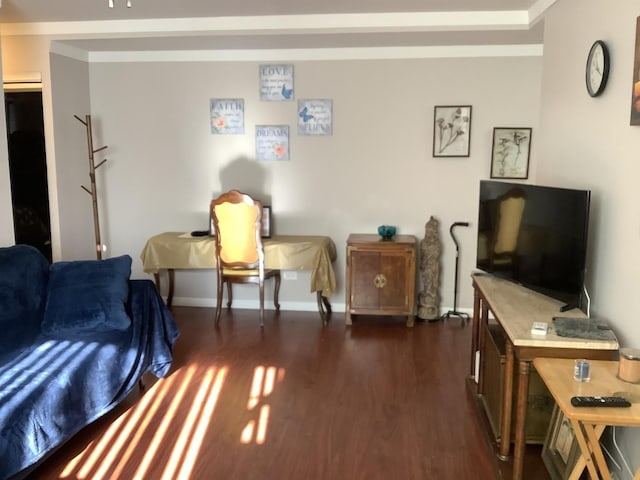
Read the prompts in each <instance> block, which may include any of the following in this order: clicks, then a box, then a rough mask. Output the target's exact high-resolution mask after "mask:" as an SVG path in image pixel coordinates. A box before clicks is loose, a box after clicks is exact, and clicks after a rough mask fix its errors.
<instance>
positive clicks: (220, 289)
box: [216, 275, 223, 325]
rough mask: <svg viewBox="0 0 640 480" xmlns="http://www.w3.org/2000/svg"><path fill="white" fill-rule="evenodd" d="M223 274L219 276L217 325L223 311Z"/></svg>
mask: <svg viewBox="0 0 640 480" xmlns="http://www.w3.org/2000/svg"><path fill="white" fill-rule="evenodd" d="M222 284H223V281H222V276H221V275H219V276H218V295H217V298H216V325H218V324H219V323H220V315H221V313H222V290H223V285H222Z"/></svg>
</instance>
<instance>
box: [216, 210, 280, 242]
mask: <svg viewBox="0 0 640 480" xmlns="http://www.w3.org/2000/svg"><path fill="white" fill-rule="evenodd" d="M209 236H210V237H215V236H216V229H215V227H214V226H213V217H212V216H211V214H209ZM262 238H271V205H263V206H262Z"/></svg>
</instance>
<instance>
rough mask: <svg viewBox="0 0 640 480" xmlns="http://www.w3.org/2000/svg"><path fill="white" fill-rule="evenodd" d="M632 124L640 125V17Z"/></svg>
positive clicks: (632, 96) (635, 60)
mask: <svg viewBox="0 0 640 480" xmlns="http://www.w3.org/2000/svg"><path fill="white" fill-rule="evenodd" d="M630 125H640V17H638V18H637V19H636V53H635V55H634V61H633V85H632V92H631V122H630Z"/></svg>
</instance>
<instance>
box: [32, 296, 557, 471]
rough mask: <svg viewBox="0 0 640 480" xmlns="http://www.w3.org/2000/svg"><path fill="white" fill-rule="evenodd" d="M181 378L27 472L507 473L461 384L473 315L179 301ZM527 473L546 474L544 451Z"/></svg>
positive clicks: (133, 399) (157, 386)
mask: <svg viewBox="0 0 640 480" xmlns="http://www.w3.org/2000/svg"><path fill="white" fill-rule="evenodd" d="M172 311H173V313H174V316H175V318H176V321H177V323H178V325H179V327H180V331H181V336H180V338H179V339H178V342H177V344H176V347H175V361H174V365H173V368H172V373H171V375H170V376H169V377H168V378H166V379H163V380H159V381H153V380H152V379H151V378H152V377H149V379H147V378H146V377H145V381H146V382H147V384H148V389H147V391H146V393H145V394H144V395H143V396H141V395H140V394H139V393H138V392H135V393H133V394H132V395H131V396H130V397H129V398H128V399H127V401H125V402H124V403H123V404H122V405H121V406H119V407H118V408H117V409H116V410H115V411H114V412H112V413H111V414H109V415H107V416H106V417H104V418H103V419H101V420H100V421H98V422H96V423H95V424H93V425H91V426H90V427H88V428H86V429H85V430H83V431H82V432H81V433H80V434H79V435H77V436H76V437H74V439H72V440H71V441H70V442H68V443H67V444H66V445H65V446H64V447H62V448H61V449H59V450H58V451H57V452H56V453H55V454H54V455H52V456H51V457H50V458H49V459H47V460H46V461H45V462H44V463H43V464H42V465H41V466H40V467H39V468H37V469H36V470H35V471H34V472H33V473H32V474H31V475H30V476H29V478H37V479H62V478H69V479H80V478H86V479H100V478H105V479H120V478H123V479H134V478H141V479H162V478H167V479H173V478H176V479H178V478H179V479H230V480H235V479H241V480H245V479H283V480H287V479H296V480H297V479H301V480H315V479H318V480H319V479H323V480H341V479H344V480H357V479H362V480H364V479H367V480H377V479H444V480H448V479H456V480H457V479H463V480H464V479H474V480H483V479H494V478H496V479H500V478H510V463H509V462H500V461H498V460H497V458H496V456H495V451H494V450H495V448H494V446H492V444H491V442H490V440H489V438H488V433H487V431H486V429H485V427H484V425H483V419H482V416H481V415H478V414H477V405H476V401H475V399H474V398H473V396H472V395H470V394H469V393H468V391H467V388H466V386H465V383H466V382H465V376H466V374H467V370H468V366H469V345H470V336H471V328H470V325H461V323H460V321H459V320H457V319H451V320H447V321H446V322H434V323H417V324H416V326H415V328H413V329H411V328H406V327H405V326H404V319H402V318H397V319H395V318H392V319H388V318H367V317H358V318H357V319H356V320H355V321H354V325H353V326H352V327H349V328H347V327H345V325H344V316H343V315H342V314H333V318H332V320H331V321H330V322H329V325H328V326H327V327H322V325H321V322H320V319H319V317H318V315H317V313H310V312H302V313H301V312H282V313H280V314H279V315H277V314H276V313H275V312H271V311H270V312H265V327H264V329H262V330H261V329H260V327H259V326H258V313H257V312H256V311H246V310H244V311H243V310H234V311H232V312H225V313H224V314H223V317H222V320H221V323H220V327H219V328H215V327H214V325H213V319H214V310H213V309H205V308H188V307H174V308H173V310H172ZM525 476H526V478H528V479H535V480H539V479H548V478H549V477H548V475H547V473H546V470H545V469H544V466H543V464H542V461H541V459H540V453H539V448H538V449H536V448H533V449H531V452H529V451H528V454H527V457H526V459H525Z"/></svg>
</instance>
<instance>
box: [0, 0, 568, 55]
mask: <svg viewBox="0 0 640 480" xmlns="http://www.w3.org/2000/svg"><path fill="white" fill-rule="evenodd" d="M113 1H114V4H115V5H114V8H108V0H49V1H42V0H0V4H1V7H0V33H2V35H21V34H34V33H36V34H47V35H52V36H54V37H55V38H56V39H58V41H63V42H64V43H65V44H68V45H69V46H73V47H75V48H77V49H80V50H86V51H89V52H100V51H103V52H104V51H111V52H115V51H127V50H129V51H131V50H136V51H154V50H155V51H158V50H163V51H170V50H233V49H236V50H237V49H303V48H306V49H313V48H315V49H322V48H370V47H438V46H450V45H465V46H478V45H485V46H487V45H488V46H496V45H535V44H541V43H542V35H543V29H542V25H541V24H542V22H539V21H538V20H539V19H540V18H541V16H542V14H543V13H544V11H545V10H546V9H547V8H549V6H551V5H552V4H553V3H555V1H556V0H322V1H318V0H266V1H265V0H233V1H228V0H225V1H223V0H130V1H131V3H132V7H131V8H127V7H126V0H113Z"/></svg>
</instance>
